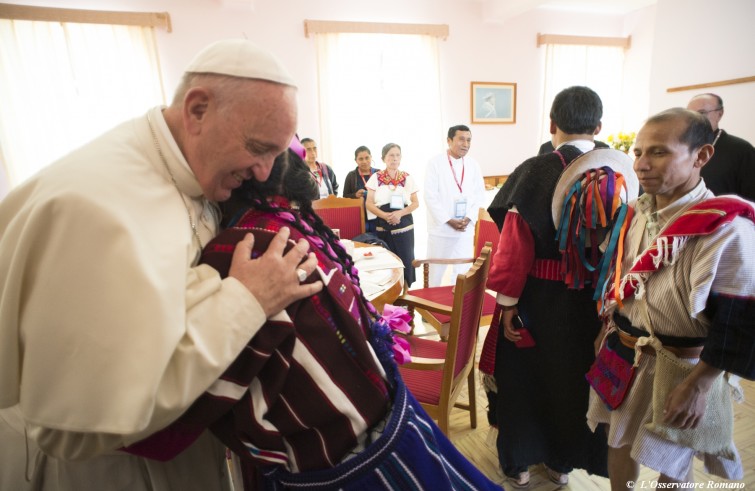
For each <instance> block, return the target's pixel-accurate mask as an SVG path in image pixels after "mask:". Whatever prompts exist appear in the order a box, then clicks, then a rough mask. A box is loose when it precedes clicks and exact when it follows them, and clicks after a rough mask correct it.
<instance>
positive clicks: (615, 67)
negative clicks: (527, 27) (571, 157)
mask: <svg viewBox="0 0 755 491" xmlns="http://www.w3.org/2000/svg"><path fill="white" fill-rule="evenodd" d="M579 39H581V40H585V39H589V38H579ZM624 49H625V46H599V45H587V44H582V45H580V44H546V52H545V82H544V87H543V116H542V121H541V131H540V142H539V143H543V142H545V141H548V140H550V138H551V135H550V117H549V113H550V107H551V104H553V99H554V98H555V97H556V94H558V93H559V92H560V91H561V90H563V89H565V88H567V87H571V86H572V85H584V86H587V87H590V88H591V89H592V90H594V91H595V92H597V93H598V95H599V96H600V99H601V100H602V101H603V128H602V130H601V132H600V136H598V139H600V138H601V136H602V137H603V138H605V136H606V135H609V134H611V133H616V132H618V131H623V130H624V128H623V102H622V100H623V99H622V93H623V82H624Z"/></svg>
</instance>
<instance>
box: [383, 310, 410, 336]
mask: <svg viewBox="0 0 755 491" xmlns="http://www.w3.org/2000/svg"><path fill="white" fill-rule="evenodd" d="M383 319H385V322H387V323H388V325H389V326H390V328H391V330H392V331H401V332H403V333H404V334H408V333H409V331H411V330H412V327H411V326H410V325H409V323H410V322H411V321H412V316H411V315H410V314H409V311H407V310H406V309H405V308H403V307H396V306H395V305H391V304H386V305H385V307H383Z"/></svg>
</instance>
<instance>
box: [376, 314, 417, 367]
mask: <svg viewBox="0 0 755 491" xmlns="http://www.w3.org/2000/svg"><path fill="white" fill-rule="evenodd" d="M383 320H385V322H386V323H387V324H388V327H390V328H391V331H399V332H403V333H405V334H406V333H409V332H410V331H411V329H412V327H411V326H410V325H409V322H411V320H412V316H411V315H410V314H409V312H408V311H407V310H406V309H404V308H402V307H396V306H395V305H391V304H386V305H385V306H384V307H383ZM393 358H394V359H395V360H396V363H398V364H399V365H403V364H404V363H407V362H410V361H412V357H411V353H410V352H409V341H407V340H406V339H404V338H403V337H401V336H397V335H395V334H394V335H393Z"/></svg>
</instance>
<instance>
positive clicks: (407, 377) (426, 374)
mask: <svg viewBox="0 0 755 491" xmlns="http://www.w3.org/2000/svg"><path fill="white" fill-rule="evenodd" d="M406 339H407V341H409V352H410V353H411V354H412V356H419V357H422V358H438V359H445V357H446V350H447V349H448V343H446V342H443V341H435V340H433V339H423V338H418V337H416V336H407V337H406ZM399 371H400V372H401V377H402V378H403V379H404V383H405V384H406V387H407V388H408V389H409V392H411V393H412V394H413V395H414V397H415V398H416V399H417V400H418V401H419V402H424V403H425V404H433V405H437V404H438V403H439V402H440V394H441V392H440V384H441V383H442V382H443V371H442V370H415V369H413V368H406V367H399Z"/></svg>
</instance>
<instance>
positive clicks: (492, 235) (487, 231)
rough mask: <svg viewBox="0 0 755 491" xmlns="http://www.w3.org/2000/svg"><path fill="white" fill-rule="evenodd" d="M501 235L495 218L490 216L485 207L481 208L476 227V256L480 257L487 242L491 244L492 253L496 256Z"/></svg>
mask: <svg viewBox="0 0 755 491" xmlns="http://www.w3.org/2000/svg"><path fill="white" fill-rule="evenodd" d="M500 237H501V232H500V231H499V230H498V226H497V225H496V224H495V222H494V221H493V219H492V218H490V214H489V213H488V211H487V210H486V209H485V208H480V213H479V215H478V217H477V223H476V224H475V227H474V257H480V252H482V248H483V247H484V246H485V243H486V242H489V243H490V244H491V250H490V255H491V256H495V251H496V250H498V241H499V239H500Z"/></svg>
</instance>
